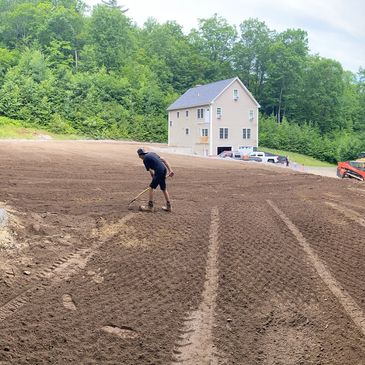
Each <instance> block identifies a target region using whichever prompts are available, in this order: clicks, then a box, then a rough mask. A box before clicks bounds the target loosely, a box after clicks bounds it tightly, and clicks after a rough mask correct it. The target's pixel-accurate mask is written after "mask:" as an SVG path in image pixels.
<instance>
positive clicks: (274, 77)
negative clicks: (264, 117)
mask: <svg viewBox="0 0 365 365" xmlns="http://www.w3.org/2000/svg"><path fill="white" fill-rule="evenodd" d="M269 52H270V62H269V65H268V80H267V83H266V84H265V95H264V96H263V98H264V100H263V102H262V105H263V107H264V110H265V111H266V112H267V113H268V114H271V113H273V114H274V115H275V116H276V118H277V120H278V122H281V121H282V119H283V118H284V117H285V116H286V112H287V109H288V108H290V106H291V103H292V102H293V101H295V100H296V93H297V91H298V89H299V87H300V86H299V85H300V84H299V83H300V81H301V78H302V75H303V68H304V65H305V60H306V57H307V54H308V39H307V33H306V32H304V31H303V30H300V29H297V30H294V29H288V30H286V31H284V32H282V33H280V34H278V35H277V36H276V37H275V42H274V43H273V44H272V46H271V47H270V49H269Z"/></svg>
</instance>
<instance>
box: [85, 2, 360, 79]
mask: <svg viewBox="0 0 365 365" xmlns="http://www.w3.org/2000/svg"><path fill="white" fill-rule="evenodd" d="M85 2H86V3H87V4H88V5H90V6H93V5H95V4H97V3H101V1H100V0H85ZM119 4H120V5H123V6H124V7H125V8H128V9H129V10H128V12H127V13H126V15H127V16H128V17H129V18H131V19H132V20H133V21H135V22H136V23H137V24H138V25H139V26H142V25H143V23H144V22H145V21H146V20H147V18H148V17H153V18H155V19H156V20H157V21H158V22H159V23H163V22H165V21H167V20H175V21H176V22H177V23H178V24H180V25H181V26H182V27H183V29H184V32H185V33H188V32H189V30H190V29H191V28H197V26H198V19H207V18H210V17H212V16H213V15H214V13H217V14H218V15H219V16H221V17H223V18H225V19H226V20H227V21H228V23H229V24H230V25H236V26H238V25H239V24H240V23H242V21H244V20H246V19H248V18H257V19H259V20H260V21H264V22H265V23H266V25H267V26H268V27H269V28H270V29H271V30H276V31H279V32H280V31H283V30H285V29H288V28H300V29H303V30H305V31H306V32H307V33H308V39H309V47H310V53H311V54H315V53H318V54H319V55H320V56H322V57H327V58H332V59H335V60H337V61H339V62H340V63H341V64H342V66H343V67H344V69H346V70H350V71H352V72H355V73H356V72H358V70H359V68H360V66H362V67H363V68H364V67H365V62H364V61H365V1H364V0H181V1H178V0H119ZM237 29H238V28H237Z"/></svg>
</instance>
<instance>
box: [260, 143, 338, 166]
mask: <svg viewBox="0 0 365 365" xmlns="http://www.w3.org/2000/svg"><path fill="white" fill-rule="evenodd" d="M259 151H263V152H270V153H274V154H276V155H281V156H288V158H289V161H294V162H296V163H299V164H301V165H304V166H317V167H334V166H336V165H333V164H330V163H328V162H323V161H319V160H316V159H315V158H313V157H309V156H306V155H301V154H300V153H295V152H289V151H282V150H275V149H272V148H266V147H259Z"/></svg>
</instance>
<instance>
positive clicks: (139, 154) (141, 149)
mask: <svg viewBox="0 0 365 365" xmlns="http://www.w3.org/2000/svg"><path fill="white" fill-rule="evenodd" d="M146 153H147V152H146V151H145V150H144V149H143V148H138V150H137V154H138V156H141V155H145V154H146Z"/></svg>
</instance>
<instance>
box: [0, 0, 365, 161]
mask: <svg viewBox="0 0 365 365" xmlns="http://www.w3.org/2000/svg"><path fill="white" fill-rule="evenodd" d="M235 76H238V77H239V78H240V79H241V80H242V81H243V83H244V84H245V85H246V86H247V88H248V89H249V90H250V91H251V92H252V94H253V95H254V97H255V98H256V99H257V100H258V102H259V103H260V105H261V113H262V116H261V123H260V139H261V144H262V145H265V146H267V147H275V148H280V149H284V148H286V149H288V150H293V149H294V150H295V152H302V153H307V154H311V155H315V157H317V158H320V159H322V160H327V161H337V160H341V159H344V158H353V157H355V156H356V154H357V153H358V152H359V151H360V150H365V71H364V69H362V68H360V69H359V71H358V73H357V74H354V73H352V72H350V71H346V70H344V69H343V67H342V66H341V64H340V63H339V62H338V61H336V60H332V59H328V58H323V57H320V56H319V55H312V54H310V53H309V48H308V36H307V33H306V32H305V31H304V30H301V29H287V30H285V31H283V32H277V31H275V30H272V29H269V28H268V26H267V25H266V24H265V23H264V22H262V21H260V20H258V19H246V20H243V21H242V23H241V24H240V25H239V27H235V26H233V25H230V24H229V23H228V22H227V21H226V20H225V19H224V18H222V17H220V16H218V15H217V14H215V15H213V16H212V17H210V18H207V19H200V20H199V23H198V27H197V28H196V29H192V30H191V31H190V32H189V33H188V34H184V32H183V30H182V27H181V26H180V25H179V24H177V23H176V22H174V21H168V22H166V23H163V24H160V23H158V22H157V21H156V20H154V19H152V18H151V19H148V20H147V21H146V22H145V24H144V25H143V26H142V27H139V26H137V24H136V23H135V22H134V21H133V19H130V18H129V17H128V12H127V11H126V10H124V9H123V7H121V6H118V4H117V2H116V0H105V1H104V2H103V3H101V4H99V5H97V6H95V7H94V8H93V9H92V11H90V9H88V8H87V6H86V5H85V3H83V2H82V1H80V0H41V1H39V0H0V115H3V116H6V117H9V118H14V119H18V120H22V121H25V122H27V123H30V124H32V125H34V126H40V127H44V128H47V129H49V130H51V131H54V132H60V133H81V134H84V135H86V136H90V137H93V138H115V139H118V138H124V139H136V140H142V141H159V142H162V141H166V140H167V119H166V107H167V106H168V105H169V104H170V103H171V102H172V101H174V100H175V99H176V98H177V97H179V96H180V95H181V94H182V93H183V92H185V91H186V90H187V89H188V88H190V87H192V86H195V85H196V84H205V83H209V82H213V81H217V80H222V79H227V78H231V77H235ZM314 135H315V136H316V138H314ZM306 138H308V140H307V142H305V141H306ZM314 141H316V143H318V145H314V146H313V143H314ZM309 142H312V147H310V148H309V147H308V145H309V144H310V143H309Z"/></svg>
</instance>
